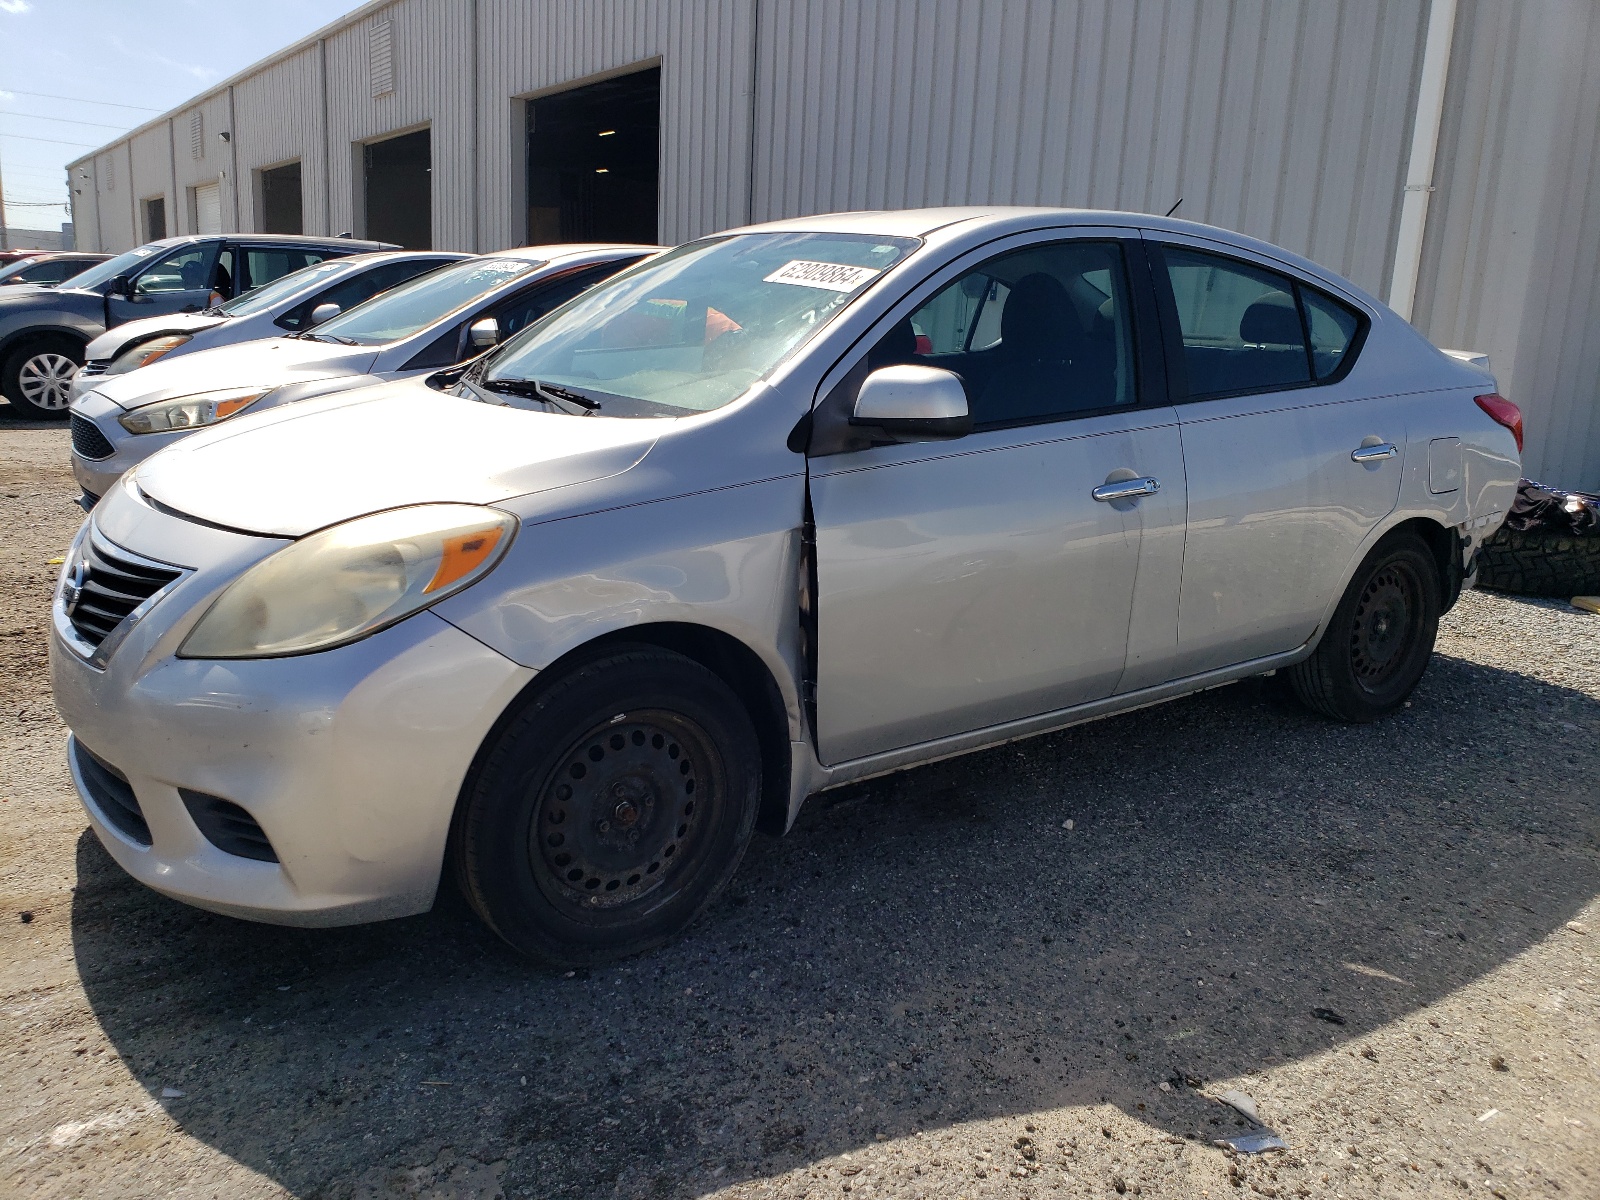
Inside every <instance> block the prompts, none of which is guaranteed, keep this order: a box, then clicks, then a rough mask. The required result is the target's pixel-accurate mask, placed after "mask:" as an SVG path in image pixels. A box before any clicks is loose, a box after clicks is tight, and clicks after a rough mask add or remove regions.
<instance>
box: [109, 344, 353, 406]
mask: <svg viewBox="0 0 1600 1200" xmlns="http://www.w3.org/2000/svg"><path fill="white" fill-rule="evenodd" d="M119 332H120V331H119ZM377 356H378V351H377V348H376V347H373V346H338V345H334V344H333V343H331V342H313V341H310V340H308V339H305V338H288V337H280V338H263V339H262V340H261V341H259V342H242V343H240V344H238V345H235V346H217V347H214V348H213V349H210V350H196V351H195V352H194V353H193V354H184V355H180V356H179V357H177V358H174V359H172V360H171V361H168V362H153V363H151V364H150V365H149V366H148V367H140V368H139V369H138V370H137V371H129V372H128V373H127V374H125V375H108V376H106V379H105V382H104V383H98V384H96V385H95V389H94V390H95V391H97V392H99V393H100V395H102V396H104V397H105V398H106V399H107V400H109V401H111V402H112V403H113V404H115V405H117V406H118V407H119V408H126V409H134V408H143V407H144V406H145V405H147V404H155V403H157V402H159V401H161V400H171V399H172V398H173V397H174V396H193V395H195V394H196V393H198V392H209V391H218V390H221V389H223V388H240V387H269V388H276V387H283V386H284V385H286V384H291V383H305V382H307V381H308V380H314V379H327V378H328V377H329V376H333V375H362V374H365V373H366V371H367V370H368V369H369V368H370V367H371V366H372V361H373V360H374V359H375V358H377Z"/></svg>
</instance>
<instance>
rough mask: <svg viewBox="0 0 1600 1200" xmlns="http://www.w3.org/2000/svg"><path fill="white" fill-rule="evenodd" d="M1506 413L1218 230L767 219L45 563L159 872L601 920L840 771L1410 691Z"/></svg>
mask: <svg viewBox="0 0 1600 1200" xmlns="http://www.w3.org/2000/svg"><path fill="white" fill-rule="evenodd" d="M196 357H197V358H198V357H199V356H196ZM1520 441H1521V416H1520V414H1519V413H1518V411H1517V409H1516V408H1515V407H1514V406H1513V405H1511V404H1510V403H1509V402H1507V401H1506V400H1504V399H1502V398H1501V397H1500V396H1499V395H1497V394H1496V392H1495V383H1494V380H1493V378H1492V377H1491V376H1490V375H1489V374H1488V373H1487V372H1486V371H1485V370H1483V369H1481V368H1479V367H1476V366H1473V365H1471V364H1468V363H1464V362H1460V361H1456V360H1455V359H1452V358H1450V357H1447V356H1446V355H1445V354H1443V353H1442V352H1440V351H1439V350H1436V349H1435V348H1434V347H1433V346H1431V345H1429V344H1428V343H1427V342H1426V341H1425V340H1424V339H1423V338H1422V337H1421V336H1420V335H1418V334H1417V333H1416V332H1415V331H1414V330H1413V329H1412V328H1411V327H1410V326H1409V325H1408V324H1406V322H1405V321H1403V320H1401V319H1400V318H1399V317H1397V316H1396V315H1395V314H1394V313H1392V312H1391V311H1389V310H1388V309H1387V308H1385V307H1384V306H1383V305H1382V304H1380V303H1379V302H1378V301H1376V300H1374V299H1372V298H1371V297H1370V296H1368V295H1366V294H1365V293H1363V292H1361V291H1360V290H1359V289H1357V288H1355V287H1354V286H1352V285H1351V284H1349V283H1347V282H1345V281H1344V280H1342V279H1340V278H1338V277H1337V276H1335V275H1333V274H1331V273H1329V272H1327V271H1325V270H1323V269H1322V268H1320V267H1317V266H1315V265H1314V264H1312V263H1310V262H1307V261H1305V260H1304V259H1301V258H1298V257H1296V256H1295V255H1293V254H1289V253H1287V252H1285V251H1282V250H1278V249H1276V248H1274V247H1272V246H1268V245H1265V244H1263V243H1260V242H1256V241H1252V240H1250V239H1247V238H1243V237H1239V236H1235V235H1232V234H1229V233H1225V232H1223V231H1221V230H1218V229H1212V228H1208V227H1206V226H1202V225H1196V224H1191V223H1187V222H1182V221H1173V220H1162V219H1158V218H1151V217H1145V216H1139V215H1132V214H1126V213H1111V212H1079V211H1060V210H1044V209H991V210H979V209H948V210H925V211H916V212H885V213H851V214H844V215H837V216H818V217H810V218H805V219H800V220H792V221H786V222H781V223H776V224H770V225H763V226H756V227H753V228H749V229H743V230H737V231H734V232H732V233H728V234H724V235H720V236H717V237H710V238H705V239H703V240H701V241H697V242H692V243H690V244H688V245H685V246H681V247H679V248H678V249H676V250H674V251H672V252H670V253H668V254H665V255H663V256H661V257H659V258H655V259H653V260H650V261H647V262H645V263H642V264H640V265H638V266H636V267H634V268H632V269H631V270H629V271H627V272H624V273H622V274H620V275H617V276H615V277H613V278H612V279H610V280H608V281H606V282H605V283H602V284H600V285H598V286H597V287H595V288H594V289H593V290H592V291H590V292H588V293H586V294H584V295H582V296H580V297H578V298H577V299H575V300H573V301H571V302H569V303H568V304H566V305H565V306H563V307H562V308H560V309H558V310H557V311H555V312H554V313H552V314H550V315H549V316H547V317H545V318H543V319H542V320H541V321H539V322H538V323H537V324H535V325H534V326H532V327H530V328H529V329H527V330H525V331H524V332H523V333H522V334H520V335H519V336H517V337H515V338H513V339H511V340H510V341H509V342H507V343H506V344H504V345H503V346H501V347H499V348H498V349H496V350H495V351H494V352H492V353H491V354H488V355H486V356H484V357H483V358H481V359H479V360H477V361H475V362H473V363H471V364H469V365H467V366H458V367H454V368H451V369H449V370H445V371H441V372H437V373H435V374H433V375H431V376H429V377H427V378H426V379H416V380H410V381H404V382H399V383H393V384H389V385H385V386H379V387H373V388H368V389H366V390H364V391H362V392H360V393H354V394H349V395H345V396H329V397H325V398H322V399H316V400H309V401H306V402H304V403H300V404H295V405H292V406H288V407H285V408H282V409H279V410H277V411H273V412H268V413H262V414H259V415H244V416H241V417H240V418H239V419H237V420H235V421H231V422H229V423H228V424H226V425H224V426H220V427H218V428H216V429H213V430H207V431H203V432H201V433H198V434H196V435H195V436H193V437H190V438H187V439H185V440H184V441H182V442H179V443H177V444H176V445H174V446H173V447H171V448H169V449H167V450H164V451H162V452H161V453H160V454H157V455H155V456H154V457H153V458H151V459H149V460H148V461H146V462H144V463H143V464H142V465H140V466H139V467H138V468H137V469H136V470H134V471H132V472H130V473H129V474H128V475H127V476H126V477H124V478H123V479H122V480H121V481H120V482H118V483H117V485H116V486H115V487H114V488H113V489H112V490H111V491H110V493H109V494H108V495H107V496H106V498H105V501H104V502H103V503H102V504H101V505H100V506H99V507H98V508H97V509H96V510H95V512H94V514H93V516H92V518H91V519H90V520H89V521H88V522H87V523H86V524H85V526H84V528H83V530H82V532H81V533H80V534H79V536H78V538H77V540H76V542H75V543H74V544H73V546H72V549H71V552H70V554H69V556H68V558H67V562H66V566H65V568H64V570H63V572H62V577H61V583H60V587H59V589H58V591H57V593H56V597H55V602H54V623H53V635H52V640H51V661H52V672H53V678H54V685H55V695H56V702H57V704H58V706H59V708H60V710H61V712H62V714H63V715H64V716H65V718H66V721H67V724H68V725H69V726H70V727H71V729H72V738H71V741H70V743H69V750H68V754H69V759H70V763H71V768H72V773H73V777H74V779H75V781H76V783H77V786H78V789H79V793H80V795H81V796H82V799H83V803H84V805H85V807H86V809H87V810H88V814H89V819H90V822H91V823H92V825H93V827H94V830H95V832H96V833H97V834H98V835H99V837H100V839H101V840H102V841H103V842H104V843H105V845H106V847H107V848H108V849H109V851H110V852H111V854H112V855H113V856H114V857H115V858H116V859H117V861H118V862H120V863H121V864H122V865H123V866H124V867H125V868H126V869H127V870H128V871H129V872H130V873H132V874H133V875H134V876H136V877H137V878H138V879H140V880H143V881H144V882H145V883H147V884H149V885H150V886H151V887H153V888H156V889H158V890H160V891H162V892H164V893H166V894H168V895H170V896H174V897H176V898H178V899H181V900H184V901H187V902H189V903H192V904H197V905H201V906H203V907H206V908H210V909H214V910H216V911H219V912H223V913H231V914H234V915H236V916H240V917H247V918H253V919H258V920H265V921H276V922H283V923H290V924H302V925H331V924H339V923H347V922H358V921H369V920H374V919H378V918H383V917H391V916H399V915H401V914H405V913H414V912H418V911H421V910H423V909H426V908H428V906H429V905H431V904H432V903H433V900H434V895H435V891H436V889H437V887H438V885H439V880H440V876H441V874H442V873H443V872H445V871H448V872H449V873H451V874H453V875H454V876H455V878H456V880H457V881H458V883H459V884H460V886H461V887H462V889H463V890H464V891H465V893H466V895H467V896H468V898H469V899H470V901H471V903H472V905H473V906H474V907H475V908H476V909H477V911H478V912H479V913H480V914H481V915H482V917H483V919H484V920H485V921H486V922H488V924H489V925H490V926H492V927H493V928H494V929H495V930H496V931H497V932H498V933H499V934H500V935H501V936H502V937H504V938H505V939H506V940H507V941H508V942H510V943H511V944H512V945H513V946H515V947H517V948H518V949H519V950H521V951H523V952H525V953H527V954H529V955H532V956H534V957H536V958H539V959H541V960H544V961H546V962H551V963H566V964H579V963H590V962H596V961H600V960H605V959H608V958H612V957H615V956H617V955H622V954H628V953H633V952H636V951H639V950H643V949H645V948H647V947H650V946H653V945H656V944H658V943H660V942H662V941H663V940H665V939H667V938H669V937H671V936H672V935H673V934H674V933H676V932H677V931H678V930H681V929H682V928H683V927H684V926H685V925H686V924H687V923H688V922H689V921H690V920H692V919H693V917H694V916H695V915H696V914H697V913H698V912H700V911H701V910H702V909H704V908H705V906H706V905H707V903H708V902H709V901H710V900H711V898H712V897H713V896H715V895H716V894H717V892H718V891H719V889H721V888H722V887H723V886H724V885H726V884H727V882H728V880H729V878H730V877H731V876H732V875H733V873H734V871H735V869H736V867H737V866H738V863H739V860H740V857H741V855H742V854H743V852H744V849H745V846H746V843H747V841H748V840H749V838H750V836H751V832H752V830H753V829H755V828H758V827H759V828H764V829H767V830H770V831H773V832H781V831H783V830H784V829H786V828H787V827H788V825H789V824H790V823H791V822H792V821H793V819H794V816H795V813H796V811H797V809H798V808H799V806H800V804H801V802H802V801H803V800H804V799H805V798H806V796H808V795H809V794H811V793H813V792H816V791H819V790H821V789H824V788H828V787H832V786H835V785H838V784H842V783H845V782H848V781H852V780H858V779H862V778H864V777H867V776H872V775H878V774H882V773H885V772H889V771H894V770H897V769H899V768H902V767H908V766H912V765H914V764H918V763H924V762H928V761H930V760H933V759H937V758H942V757H946V756H949V755H952V754H958V753H962V752H965V751H968V750H973V749H977V748H978V747H982V746H989V745H994V744H996V743H1000V742H1005V741H1009V740H1012V739H1016V738H1020V737H1024V736H1027V735H1030V734H1036V733H1042V732H1044V731H1046V730H1051V729H1058V728H1061V727H1062V726H1066V725H1071V724H1074V723H1077V722H1081V721H1086V720H1090V719H1093V718H1096V717H1102V716H1106V715H1109V714H1112V713H1116V712H1120V711H1123V710H1127V709H1131V708H1135V707H1138V706H1140V705H1146V704H1150V703H1152V702H1153V701H1158V700H1163V699H1166V698H1169V697H1173V696H1178V695H1182V694H1184V693H1188V692H1194V691H1196V690H1199V689H1202V688H1207V687H1212V686H1215V685H1217V684H1220V683H1226V682H1228V681H1230V680H1235V679H1240V678H1244V677H1246V676H1250V675H1258V674H1261V673H1264V672H1269V671H1284V672H1286V673H1287V674H1288V676H1289V679H1290V680H1291V682H1292V685H1293V688H1294V690H1295V691H1296V692H1297V693H1298V695H1299V696H1300V698H1301V699H1302V700H1304V702H1305V703H1306V704H1308V705H1309V706H1310V707H1311V708H1312V709H1314V710H1315V711H1317V712H1319V713H1322V714H1324V715H1325V716H1327V717H1330V718H1332V719H1335V720H1342V721H1371V720H1374V719H1376V718H1379V717H1382V716H1384V715H1386V714H1388V713H1390V712H1393V711H1394V710H1395V709H1397V708H1398V707H1400V705H1401V704H1402V703H1403V702H1404V701H1405V698H1406V697H1407V695H1408V694H1409V693H1410V692H1411V690H1412V689H1413V688H1414V687H1415V686H1416V684H1417V681H1418V680H1419V678H1420V677H1421V676H1422V674H1423V672H1424V671H1425V670H1426V668H1427V666H1428V662H1429V658H1430V655H1431V653H1432V650H1433V643H1434V633H1435V628H1436V625H1437V623H1438V620H1439V616H1440V614H1441V613H1442V612H1443V611H1444V610H1445V609H1446V608H1448V607H1449V606H1450V605H1451V603H1453V602H1454V600H1455V599H1456V597H1457V595H1458V594H1459V592H1460V590H1461V589H1462V588H1463V587H1465V586H1470V584H1471V582H1472V579H1473V563H1474V554H1475V552H1476V550H1477V548H1478V547H1479V545H1480V544H1481V543H1482V542H1483V540H1484V539H1485V538H1486V537H1488V536H1489V535H1490V534H1491V533H1493V532H1494V530H1495V529H1496V527H1497V526H1498V525H1499V524H1500V522H1501V520H1502V519H1503V517H1504V515H1505V513H1506V511H1507V509H1508V507H1509V506H1510V503H1511V500H1512V497H1513V495H1514V490H1515V485H1516V480H1517V476H1518V466H1519V462H1518V459H1519V448H1520Z"/></svg>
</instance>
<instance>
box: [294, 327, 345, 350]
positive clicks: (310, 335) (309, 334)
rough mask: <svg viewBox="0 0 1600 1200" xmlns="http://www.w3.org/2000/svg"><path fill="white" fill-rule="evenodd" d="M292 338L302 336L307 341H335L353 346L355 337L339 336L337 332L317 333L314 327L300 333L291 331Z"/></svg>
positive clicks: (342, 344)
mask: <svg viewBox="0 0 1600 1200" xmlns="http://www.w3.org/2000/svg"><path fill="white" fill-rule="evenodd" d="M289 336H290V337H292V338H304V339H305V340H306V341H308V342H337V343H338V344H339V345H341V346H354V345H355V344H356V340H355V338H347V337H340V336H339V335H338V334H337V333H318V332H317V331H316V330H315V329H307V330H303V331H302V332H300V333H291V334H290V335H289Z"/></svg>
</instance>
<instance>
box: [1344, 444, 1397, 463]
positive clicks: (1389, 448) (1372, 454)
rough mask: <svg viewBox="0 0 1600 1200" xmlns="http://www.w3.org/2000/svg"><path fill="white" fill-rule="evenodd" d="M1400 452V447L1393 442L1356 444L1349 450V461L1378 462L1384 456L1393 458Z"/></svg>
mask: <svg viewBox="0 0 1600 1200" xmlns="http://www.w3.org/2000/svg"><path fill="white" fill-rule="evenodd" d="M1399 453H1400V447H1398V446H1396V445H1395V444H1394V443H1393V442H1379V443H1378V444H1377V445H1376V446H1357V447H1356V448H1355V449H1354V450H1352V451H1350V461H1351V462H1355V463H1369V462H1379V461H1381V460H1382V459H1385V458H1393V457H1395V456H1396V455H1397V454H1399Z"/></svg>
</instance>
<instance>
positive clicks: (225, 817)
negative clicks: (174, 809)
mask: <svg viewBox="0 0 1600 1200" xmlns="http://www.w3.org/2000/svg"><path fill="white" fill-rule="evenodd" d="M178 795H180V796H182V797H183V806H184V807H185V808H187V809H188V810H189V816H190V817H191V818H193V820H194V823H195V826H196V828H198V829H199V830H200V832H201V833H203V834H205V838H206V841H208V842H210V843H211V844H212V845H213V846H215V847H216V848H217V849H218V850H221V851H223V852H224V853H227V854H236V855H238V856H239V857H240V858H253V859H255V860H256V861H257V862H277V861H278V854H277V851H275V850H273V848H272V843H271V842H269V841H268V840H267V835H266V834H265V833H264V832H262V829H261V826H260V825H258V824H256V819H255V818H254V817H252V816H251V815H250V814H249V813H247V812H245V810H244V809H242V808H240V807H239V806H238V805H237V804H235V803H234V802H233V801H231V800H224V799H223V798H222V797H221V796H208V795H206V794H205V793H204V792H191V791H189V790H188V789H187V788H179V789H178Z"/></svg>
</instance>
